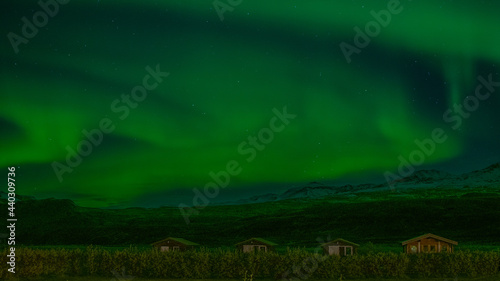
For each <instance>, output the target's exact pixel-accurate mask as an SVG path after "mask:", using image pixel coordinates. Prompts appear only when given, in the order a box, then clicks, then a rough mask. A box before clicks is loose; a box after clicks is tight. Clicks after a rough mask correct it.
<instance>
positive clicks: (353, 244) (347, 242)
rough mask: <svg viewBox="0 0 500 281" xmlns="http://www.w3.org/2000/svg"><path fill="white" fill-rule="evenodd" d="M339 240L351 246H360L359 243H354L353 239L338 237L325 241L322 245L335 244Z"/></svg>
mask: <svg viewBox="0 0 500 281" xmlns="http://www.w3.org/2000/svg"><path fill="white" fill-rule="evenodd" d="M337 242H342V243H344V244H348V245H351V246H355V247H359V245H358V244H356V243H353V242H351V241H347V240H345V239H342V238H337V239H335V240H332V241H330V242H326V243H323V244H321V246H328V245H331V244H334V243H337Z"/></svg>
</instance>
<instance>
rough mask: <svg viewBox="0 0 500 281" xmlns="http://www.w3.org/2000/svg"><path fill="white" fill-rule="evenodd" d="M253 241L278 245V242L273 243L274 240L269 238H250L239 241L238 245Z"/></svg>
mask: <svg viewBox="0 0 500 281" xmlns="http://www.w3.org/2000/svg"><path fill="white" fill-rule="evenodd" d="M251 241H258V242H260V243H262V244H266V245H268V246H276V245H278V244H276V243H273V242H271V241H268V240H266V239H262V238H250V239H248V240H245V241H243V242H240V243H237V244H236V245H244V244H248V243H250V242H251Z"/></svg>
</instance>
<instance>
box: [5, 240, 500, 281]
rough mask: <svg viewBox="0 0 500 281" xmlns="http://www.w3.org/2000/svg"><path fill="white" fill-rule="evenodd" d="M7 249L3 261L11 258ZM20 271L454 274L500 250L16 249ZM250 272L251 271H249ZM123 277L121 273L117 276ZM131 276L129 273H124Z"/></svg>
mask: <svg viewBox="0 0 500 281" xmlns="http://www.w3.org/2000/svg"><path fill="white" fill-rule="evenodd" d="M6 255H7V251H3V252H2V253H1V257H0V262H1V263H2V264H6V262H7V258H6ZM16 256H17V261H16V274H15V275H14V274H11V273H9V272H7V270H6V269H3V270H2V272H1V274H0V277H1V278H2V279H4V278H5V279H9V278H13V277H15V278H36V277H74V276H87V277H88V278H89V280H91V278H93V277H109V278H117V276H121V278H122V279H123V278H125V277H127V276H128V277H134V278H135V277H137V278H183V279H210V278H211V279H240V280H241V279H245V278H247V280H249V278H258V279H260V278H266V279H280V280H283V279H286V280H288V279H292V280H305V279H330V280H342V279H344V278H345V279H355V278H356V279H363V278H397V279H400V278H430V277H432V278H438V277H439V278H455V277H460V278H463V277H485V276H494V275H495V274H498V272H499V266H500V252H498V251H490V252H481V251H474V252H472V251H458V252H455V253H452V254H420V255H410V256H408V255H405V254H402V253H400V254H396V253H374V254H367V255H354V256H349V257H338V256H325V255H322V254H317V253H312V252H310V251H305V250H303V249H291V250H287V251H286V252H285V253H281V254H280V253H273V252H270V253H242V252H238V251H235V250H233V251H224V250H220V249H213V250H208V249H200V250H196V251H187V252H160V251H158V250H152V249H150V250H138V249H134V248H130V249H125V250H116V251H112V250H105V249H102V248H99V247H92V246H90V247H87V248H86V249H84V250H81V249H73V250H66V249H62V248H61V249H52V250H48V249H30V248H18V249H17V250H16ZM245 276H246V277H245ZM118 280H121V279H118ZM123 280H128V279H123Z"/></svg>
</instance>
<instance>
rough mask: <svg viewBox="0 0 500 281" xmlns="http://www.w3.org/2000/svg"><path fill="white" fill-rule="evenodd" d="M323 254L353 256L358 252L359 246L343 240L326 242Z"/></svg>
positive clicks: (323, 246) (323, 245)
mask: <svg viewBox="0 0 500 281" xmlns="http://www.w3.org/2000/svg"><path fill="white" fill-rule="evenodd" d="M321 247H322V248H323V252H324V253H325V254H327V255H330V256H332V255H336V256H341V257H343V256H352V255H354V254H355V253H356V252H357V251H358V247H359V245H358V244H356V243H353V242H350V241H347V240H344V239H342V238H338V239H335V240H333V241H330V242H326V243H324V244H322V245H321Z"/></svg>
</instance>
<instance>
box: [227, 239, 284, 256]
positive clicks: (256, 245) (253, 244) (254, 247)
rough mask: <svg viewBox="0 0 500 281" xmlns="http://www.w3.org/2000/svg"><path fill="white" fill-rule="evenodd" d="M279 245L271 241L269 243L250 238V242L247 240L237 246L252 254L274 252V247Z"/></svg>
mask: <svg viewBox="0 0 500 281" xmlns="http://www.w3.org/2000/svg"><path fill="white" fill-rule="evenodd" d="M276 245H278V244H276V243H273V242H271V241H267V240H265V239H262V238H250V239H248V240H245V241H243V242H240V243H238V244H236V247H238V249H240V250H241V251H243V252H244V253H251V252H260V251H262V252H269V251H274V246H276Z"/></svg>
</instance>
